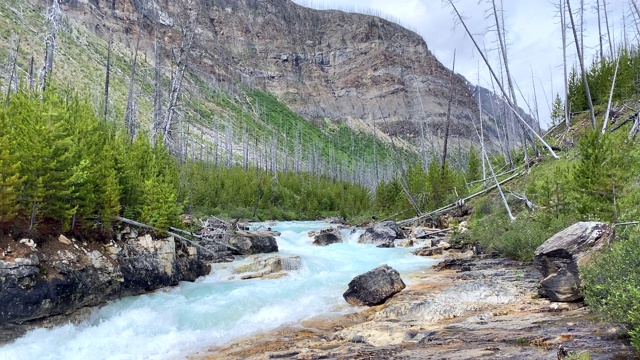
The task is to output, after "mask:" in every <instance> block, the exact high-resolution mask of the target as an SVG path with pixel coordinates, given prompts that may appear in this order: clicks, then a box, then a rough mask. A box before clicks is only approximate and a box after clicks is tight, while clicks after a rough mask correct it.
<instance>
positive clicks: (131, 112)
mask: <svg viewBox="0 0 640 360" xmlns="http://www.w3.org/2000/svg"><path fill="white" fill-rule="evenodd" d="M139 46H140V33H139V32H138V39H137V40H136V47H135V49H134V51H133V63H132V64H131V76H130V78H129V94H128V95H127V110H126V111H125V114H124V127H125V129H126V131H127V135H129V138H130V139H131V141H133V140H134V139H135V137H136V131H137V129H138V121H137V119H136V112H135V109H134V87H135V78H136V67H137V65H138V49H139Z"/></svg>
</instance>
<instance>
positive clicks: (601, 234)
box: [534, 222, 614, 302]
mask: <svg viewBox="0 0 640 360" xmlns="http://www.w3.org/2000/svg"><path fill="white" fill-rule="evenodd" d="M613 237H614V229H613V227H611V225H609V224H605V223H600V222H579V223H576V224H574V225H571V226H570V227H568V228H566V229H564V230H562V231H560V232H559V233H557V234H555V235H553V236H552V237H551V238H549V239H548V240H547V241H546V242H545V243H544V244H542V245H540V246H539V247H538V248H537V249H536V252H535V256H534V264H535V266H536V268H537V269H538V270H539V271H540V273H541V274H542V277H543V280H542V281H541V282H540V285H541V289H540V293H541V295H542V296H544V297H548V298H549V300H551V301H561V302H565V301H567V302H568V301H578V300H581V299H582V294H580V291H579V289H580V266H582V265H584V264H586V263H587V262H588V261H589V260H590V258H591V256H592V255H593V254H594V253H597V252H599V251H601V250H602V248H604V247H605V246H608V245H610V244H611V242H612V241H613Z"/></svg>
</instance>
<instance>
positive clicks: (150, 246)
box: [0, 229, 211, 325]
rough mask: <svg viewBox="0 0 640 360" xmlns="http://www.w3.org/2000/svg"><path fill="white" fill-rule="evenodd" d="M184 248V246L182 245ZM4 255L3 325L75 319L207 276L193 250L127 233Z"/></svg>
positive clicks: (25, 246)
mask: <svg viewBox="0 0 640 360" xmlns="http://www.w3.org/2000/svg"><path fill="white" fill-rule="evenodd" d="M179 245H180V244H179ZM2 249H3V251H2V253H0V304H2V306H1V307H0V325H5V324H9V323H21V322H24V321H30V320H35V319H40V318H44V317H48V316H52V315H59V314H70V313H72V312H74V311H75V310H78V309H80V308H82V307H86V306H95V305H99V304H101V303H104V302H106V301H109V300H113V299H116V298H120V297H123V296H128V295H136V294H140V293H144V292H147V291H152V290H155V289H159V288H161V287H165V286H171V285H177V284H178V282H179V281H183V280H187V281H194V280H195V279H196V278H197V277H199V276H203V275H207V274H208V273H209V271H210V270H211V267H210V265H208V263H207V262H205V261H203V260H202V255H203V254H199V250H198V249H196V248H195V247H192V246H187V245H184V244H182V245H180V246H176V242H175V241H174V239H173V238H172V237H170V238H164V239H154V238H152V237H151V236H149V235H141V236H138V235H137V232H136V231H135V230H128V229H127V231H124V232H123V233H122V234H121V237H120V239H119V240H117V241H111V242H110V243H107V244H104V245H98V244H86V243H85V244H82V243H80V242H77V241H75V240H74V239H68V238H66V237H64V236H60V238H59V239H58V240H51V241H48V242H46V243H43V244H40V245H36V244H35V243H34V242H33V241H31V240H23V241H21V242H19V243H18V242H12V243H11V244H9V245H7V246H3V247H2Z"/></svg>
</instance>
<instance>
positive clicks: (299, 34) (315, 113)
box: [40, 0, 495, 140]
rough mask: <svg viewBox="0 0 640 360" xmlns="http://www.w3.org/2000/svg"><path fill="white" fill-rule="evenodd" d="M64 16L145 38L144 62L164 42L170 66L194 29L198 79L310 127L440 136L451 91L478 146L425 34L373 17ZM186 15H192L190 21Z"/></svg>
mask: <svg viewBox="0 0 640 360" xmlns="http://www.w3.org/2000/svg"><path fill="white" fill-rule="evenodd" d="M40 2H41V4H42V3H44V0H40ZM63 8H64V11H65V12H66V13H67V14H68V15H70V16H71V17H74V18H75V19H76V20H78V21H79V22H81V23H83V24H84V25H85V26H87V28H89V29H90V30H91V31H93V32H95V33H97V34H98V35H100V36H102V37H103V38H105V39H106V38H107V37H108V36H109V35H108V33H109V31H113V33H114V34H115V39H116V41H119V42H121V43H124V44H131V43H132V42H133V41H134V40H133V39H134V38H135V36H136V34H137V33H138V32H140V34H141V51H142V52H144V53H145V54H146V58H147V59H153V58H154V56H153V48H154V47H153V39H154V37H155V35H159V36H158V38H159V39H160V40H161V45H164V47H165V48H164V56H165V58H166V59H167V61H170V59H171V57H172V56H173V55H172V54H173V52H175V51H176V50H177V49H178V48H179V44H180V39H181V38H182V37H181V29H184V28H185V27H189V26H191V27H192V28H193V29H195V33H196V34H197V41H196V42H195V43H194V46H193V47H192V48H191V49H190V52H189V59H188V66H189V69H190V72H191V73H192V74H197V76H201V77H202V78H204V79H205V81H212V82H218V83H233V82H236V81H238V80H240V81H242V82H244V83H247V84H250V85H252V86H255V87H259V88H264V89H266V90H268V91H270V92H272V93H274V94H276V95H277V96H278V97H279V98H280V99H281V100H283V101H284V102H285V103H287V104H288V105H289V106H290V107H291V108H292V109H294V110H295V111H297V112H298V113H300V114H302V115H303V116H304V117H305V118H307V119H308V120H314V119H316V118H319V117H321V118H328V119H332V120H336V121H346V122H347V123H348V124H350V125H351V126H354V127H360V128H362V129H365V130H368V131H370V130H371V129H372V125H371V122H372V120H373V121H375V122H376V126H377V127H378V128H379V129H381V130H383V131H384V132H385V133H387V134H390V135H396V136H403V137H407V138H416V137H417V136H418V135H419V134H420V122H422V121H425V122H426V123H425V124H426V129H427V131H430V132H431V133H434V134H436V135H438V134H441V133H442V132H443V130H441V129H443V126H442V125H443V123H444V121H445V119H446V112H447V102H448V99H449V94H450V91H451V89H453V94H454V97H453V107H452V119H453V121H454V123H453V126H452V135H453V136H459V137H461V138H466V139H471V140H475V138H476V135H475V131H474V130H473V125H472V118H474V117H476V116H477V115H476V114H477V110H476V102H475V101H474V98H473V94H472V92H471V90H470V89H469V86H468V85H467V84H466V83H465V81H464V80H463V79H461V78H459V77H457V76H454V77H453V80H452V82H450V76H449V74H450V70H448V69H447V68H446V67H445V66H443V65H442V64H441V63H440V62H439V61H438V60H437V59H436V58H435V57H434V56H433V54H432V53H431V52H430V51H429V48H428V46H427V44H426V43H425V42H424V40H423V39H422V37H421V36H419V35H418V34H415V33H413V32H411V31H409V30H407V29H404V28H402V27H401V26H399V25H397V24H394V23H391V22H389V21H386V20H383V19H380V18H377V17H372V16H367V15H361V14H354V13H345V12H341V11H320V10H313V9H309V8H305V7H302V6H299V5H297V4H295V3H293V2H292V1H290V0H215V1H213V0H191V1H184V2H182V1H181V2H170V1H164V0H163V1H155V2H154V1H150V0H68V1H66V2H65V3H64V4H63ZM185 14H186V15H185ZM188 14H195V16H194V17H191V19H192V22H189V20H187V18H188V16H187V15H188ZM107 29H108V30H107ZM148 61H149V62H151V60H148ZM364 122H367V123H368V125H367V124H365V123H364ZM488 133H489V138H491V137H492V136H491V134H492V133H495V132H491V131H489V132H488Z"/></svg>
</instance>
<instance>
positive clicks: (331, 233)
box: [310, 228, 342, 246]
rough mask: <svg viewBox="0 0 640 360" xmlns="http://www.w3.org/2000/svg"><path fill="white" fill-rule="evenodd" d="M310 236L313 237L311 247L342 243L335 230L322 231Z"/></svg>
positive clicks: (340, 236)
mask: <svg viewBox="0 0 640 360" xmlns="http://www.w3.org/2000/svg"><path fill="white" fill-rule="evenodd" d="M310 235H312V236H313V245H316V246H327V245H331V244H335V243H341V242H342V235H341V234H340V230H338V229H335V228H329V229H322V230H320V231H319V232H312V233H311V234H310Z"/></svg>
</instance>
